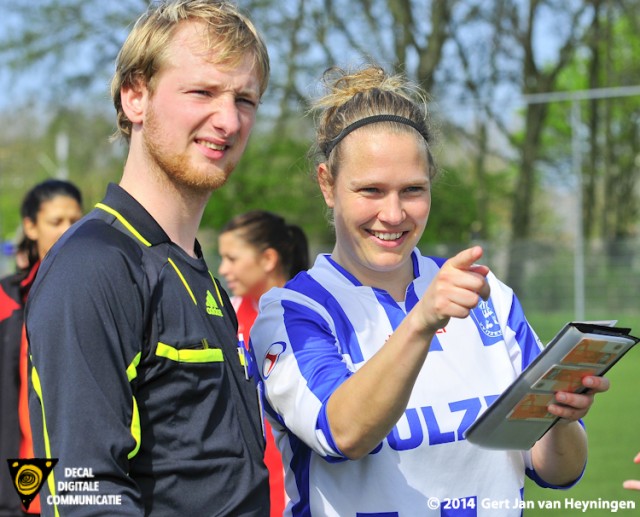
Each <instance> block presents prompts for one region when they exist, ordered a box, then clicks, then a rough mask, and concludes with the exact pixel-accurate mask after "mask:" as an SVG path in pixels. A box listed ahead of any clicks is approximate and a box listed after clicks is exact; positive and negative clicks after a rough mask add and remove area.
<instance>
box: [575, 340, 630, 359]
mask: <svg viewBox="0 0 640 517" xmlns="http://www.w3.org/2000/svg"><path fill="white" fill-rule="evenodd" d="M627 348H628V345H626V344H625V343H619V342H616V341H607V340H604V339H592V338H584V339H582V340H581V341H580V342H579V343H578V344H577V345H576V346H575V347H574V348H572V349H571V351H570V352H569V353H568V354H567V355H565V356H564V358H563V359H562V363H564V364H596V365H599V366H606V365H608V364H609V363H612V362H613V361H614V360H615V359H616V358H617V357H618V355H619V354H621V353H623V352H625V351H626V350H627Z"/></svg>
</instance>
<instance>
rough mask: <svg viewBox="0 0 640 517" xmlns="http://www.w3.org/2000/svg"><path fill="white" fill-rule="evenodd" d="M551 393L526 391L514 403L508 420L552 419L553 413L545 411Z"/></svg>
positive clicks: (550, 400)
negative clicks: (518, 400)
mask: <svg viewBox="0 0 640 517" xmlns="http://www.w3.org/2000/svg"><path fill="white" fill-rule="evenodd" d="M552 400H553V393H527V394H526V395H525V396H524V397H522V399H520V402H518V403H517V404H516V406H515V407H514V408H513V410H512V411H511V412H510V413H509V415H508V416H507V418H509V419H510V420H553V419H554V418H556V417H555V415H552V414H551V413H549V412H548V411H547V406H548V405H549V404H550V403H551V402H552Z"/></svg>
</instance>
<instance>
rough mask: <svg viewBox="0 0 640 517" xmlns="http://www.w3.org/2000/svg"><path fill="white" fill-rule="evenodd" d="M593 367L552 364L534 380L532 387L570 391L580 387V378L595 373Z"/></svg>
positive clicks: (553, 390) (540, 389)
mask: <svg viewBox="0 0 640 517" xmlns="http://www.w3.org/2000/svg"><path fill="white" fill-rule="evenodd" d="M596 373H597V372H596V369H595V368H589V367H571V366H561V365H557V364H556V365H554V366H552V367H551V368H549V370H547V373H545V374H544V375H543V376H542V377H541V378H540V379H539V380H538V382H536V383H535V384H534V385H533V386H532V388H533V389H535V390H538V391H550V392H553V393H555V392H557V391H570V392H576V391H578V390H579V389H581V388H582V387H583V386H582V379H583V378H584V377H586V376H587V375H596Z"/></svg>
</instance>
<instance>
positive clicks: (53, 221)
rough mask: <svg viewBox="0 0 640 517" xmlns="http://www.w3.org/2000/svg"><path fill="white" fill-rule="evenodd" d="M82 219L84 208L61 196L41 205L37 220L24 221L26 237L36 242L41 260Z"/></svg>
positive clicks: (72, 199)
mask: <svg viewBox="0 0 640 517" xmlns="http://www.w3.org/2000/svg"><path fill="white" fill-rule="evenodd" d="M81 217H82V208H81V207H80V205H79V203H78V202H77V201H76V200H75V199H74V198H72V197H69V196H65V195H59V196H56V197H53V198H51V199H49V200H47V201H44V202H43V203H42V204H41V205H40V210H39V211H38V213H37V214H36V220H35V221H33V220H31V219H29V218H28V217H27V218H25V219H24V220H23V226H24V233H25V235H26V236H27V237H28V238H29V239H31V240H32V241H34V242H36V245H37V248H38V256H39V258H40V260H42V259H43V258H44V256H45V255H46V254H47V252H48V251H49V250H50V249H51V246H53V245H54V244H55V243H56V241H57V240H58V239H59V238H60V237H61V236H62V234H63V233H64V232H66V231H67V230H68V229H69V227H70V226H71V225H72V224H73V223H75V222H76V221H78V220H79V219H80V218H81Z"/></svg>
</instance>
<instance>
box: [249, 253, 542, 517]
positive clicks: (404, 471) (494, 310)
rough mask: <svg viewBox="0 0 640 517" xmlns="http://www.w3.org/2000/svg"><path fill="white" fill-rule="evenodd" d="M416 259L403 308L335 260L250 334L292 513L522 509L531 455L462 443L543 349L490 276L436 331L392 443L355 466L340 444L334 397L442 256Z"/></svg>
mask: <svg viewBox="0 0 640 517" xmlns="http://www.w3.org/2000/svg"><path fill="white" fill-rule="evenodd" d="M412 259H413V266H414V277H415V280H414V281H413V282H412V283H411V284H410V285H409V287H408V288H407V292H406V298H405V303H404V307H401V305H402V304H400V305H399V304H398V303H396V302H395V301H394V300H393V299H392V298H391V296H390V295H389V294H388V293H387V292H385V291H383V290H380V289H376V288H371V287H366V286H363V285H362V284H360V283H359V282H358V280H357V279H356V278H355V277H354V276H353V275H351V274H350V273H349V272H347V271H346V270H344V269H343V268H342V267H340V266H339V265H338V264H336V263H335V262H334V261H332V259H331V258H330V256H329V255H320V256H318V258H317V259H316V262H315V264H314V266H313V268H311V269H310V270H309V271H308V272H306V273H300V274H299V275H298V276H296V277H295V278H294V279H293V280H291V281H290V282H289V283H288V284H287V285H286V286H285V287H284V288H277V289H272V290H271V291H270V292H269V293H267V294H266V295H265V296H263V298H262V300H261V302H260V314H259V316H258V319H257V320H256V322H255V324H254V326H253V328H252V331H251V340H252V347H253V351H254V354H255V357H256V361H257V368H258V369H259V371H260V375H261V376H262V378H263V380H264V395H265V402H266V403H265V410H266V412H267V414H268V417H269V418H270V420H271V421H272V423H273V429H274V433H275V435H276V441H277V443H278V446H279V448H280V450H281V452H282V455H283V461H284V465H285V469H286V471H287V472H286V488H287V493H288V495H289V497H290V499H291V501H290V503H289V506H288V508H287V511H286V513H285V515H291V516H298V515H314V516H325V515H326V516H339V517H348V516H353V517H355V516H359V517H364V516H373V515H376V516H382V515H384V516H389V517H390V516H398V517H401V516H413V515H433V516H445V515H446V516H462V515H464V516H471V515H480V516H481V515H489V514H491V515H495V510H493V511H492V510H490V509H483V504H486V503H487V502H488V501H505V500H507V501H509V503H508V506H509V507H510V508H511V510H509V511H506V512H503V513H501V515H520V513H521V509H519V508H517V506H518V503H519V502H520V501H522V496H523V487H524V476H525V470H527V473H528V474H530V475H531V477H533V478H534V479H536V476H535V472H533V471H532V470H531V464H530V463H531V462H530V453H529V452H528V451H527V452H524V451H496V450H488V449H482V448H480V447H477V446H475V445H472V444H470V443H468V442H467V441H466V440H464V438H463V433H464V431H465V430H466V429H467V427H468V426H469V425H470V424H471V423H472V422H473V421H474V420H475V419H476V418H477V416H478V415H479V414H480V413H481V412H482V411H484V410H485V409H486V408H487V407H488V406H489V405H490V404H491V403H492V402H493V401H494V400H495V399H496V397H497V396H498V395H499V394H500V393H501V392H502V391H503V390H504V389H505V388H506V387H507V386H508V385H509V384H510V383H511V382H512V381H513V380H514V379H515V378H516V376H517V375H518V374H519V373H520V372H521V371H522V370H523V368H524V367H526V366H527V365H528V364H529V363H530V362H531V361H532V360H533V359H534V358H535V357H536V356H537V355H538V354H539V352H540V350H541V343H540V342H539V339H538V338H537V336H536V335H535V333H534V332H533V330H532V329H531V327H530V326H529V324H528V323H527V321H526V319H525V316H524V314H523V311H522V308H521V306H520V304H519V302H518V300H517V299H516V297H515V296H514V294H513V292H512V291H511V289H509V288H508V287H507V286H506V285H504V284H503V283H501V282H500V281H499V280H498V279H497V278H496V277H495V276H494V275H493V274H489V277H488V281H489V283H490V286H491V297H490V299H489V300H488V301H487V302H481V303H480V304H479V305H478V307H477V308H475V309H474V310H473V311H472V314H471V315H470V316H469V317H467V318H465V319H451V321H450V322H449V324H448V325H447V326H446V327H445V328H444V329H442V330H441V331H440V332H439V333H438V334H437V336H436V338H435V339H434V341H433V342H432V344H431V348H430V351H429V354H428V356H427V359H426V362H425V364H424V366H423V368H422V371H421V373H420V375H419V377H418V379H417V381H416V384H415V386H414V389H413V392H412V394H411V398H410V402H409V404H408V406H407V408H406V410H405V412H404V416H403V417H402V418H401V419H400V420H399V421H398V423H397V424H396V426H395V427H394V429H393V430H392V431H391V432H390V433H389V435H388V436H387V437H386V439H385V440H384V441H383V442H382V443H381V444H380V445H379V446H378V447H377V448H376V449H375V450H373V451H372V452H371V453H370V454H369V455H368V456H366V457H365V458H363V459H360V460H356V461H352V460H348V459H346V458H345V457H344V456H343V455H342V454H341V452H340V451H339V450H338V448H337V447H336V445H335V443H334V441H333V439H332V436H331V430H330V429H329V425H328V422H327V417H326V404H327V401H328V400H329V397H330V396H331V394H332V393H333V391H334V390H335V389H336V388H337V387H338V386H339V385H340V384H341V383H342V382H344V381H345V380H346V379H347V378H348V377H349V376H350V375H352V374H353V373H354V372H355V371H357V370H358V368H360V367H361V366H362V365H363V364H364V363H365V362H366V361H367V360H368V359H369V358H371V357H372V356H373V355H374V354H375V353H376V352H377V351H378V350H379V349H380V348H381V347H382V346H383V344H384V343H385V341H386V339H387V338H388V337H389V336H390V335H391V334H392V333H393V331H394V329H396V328H397V327H398V325H399V324H400V322H401V321H402V320H403V318H404V317H405V315H406V312H408V311H410V310H411V309H412V308H413V306H414V305H415V304H416V303H417V301H418V299H419V298H420V297H421V296H422V295H423V294H424V292H425V290H426V288H427V286H428V285H429V284H430V282H431V281H432V279H433V277H434V276H435V275H436V273H437V272H438V270H439V267H440V265H441V264H442V263H443V260H441V259H432V258H427V257H422V256H420V254H419V252H418V250H415V251H414V253H413V255H412ZM405 311H406V312H405ZM392 368H393V364H390V365H389V369H392ZM538 481H541V480H538ZM438 501H439V502H440V503H439V505H438V504H436V503H437V502H438Z"/></svg>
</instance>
